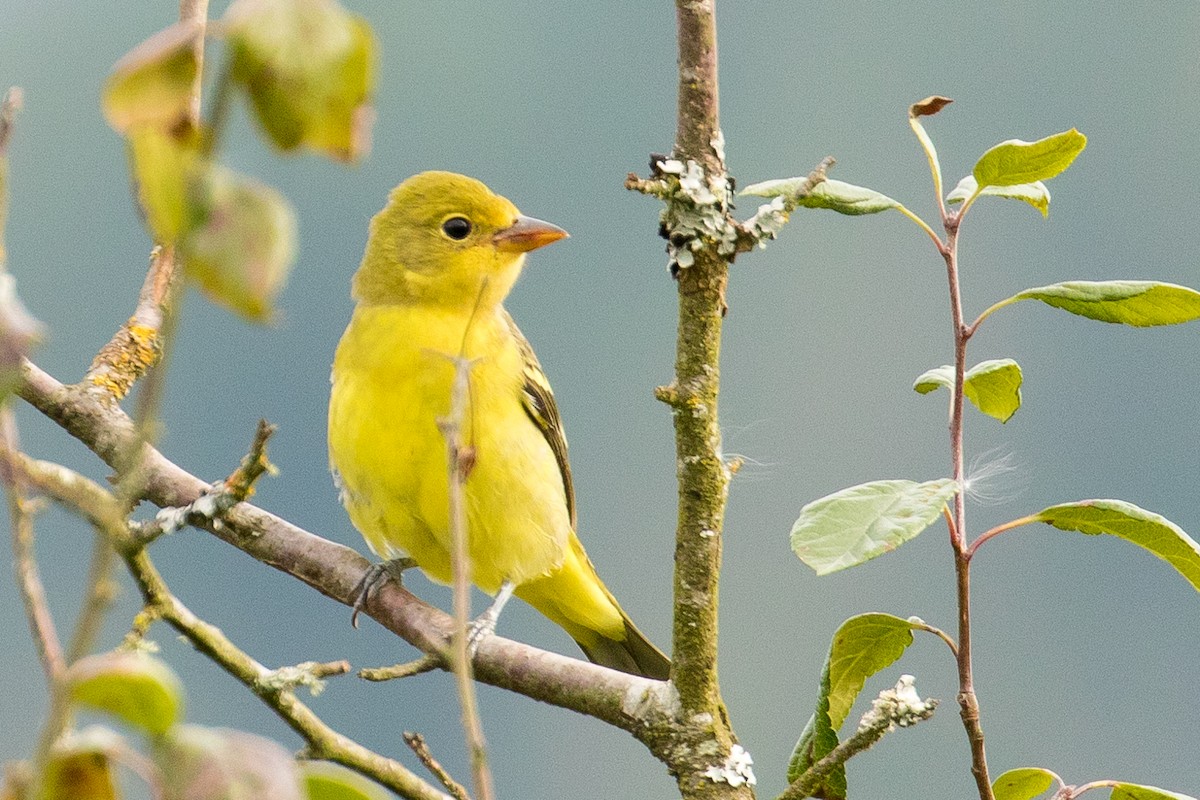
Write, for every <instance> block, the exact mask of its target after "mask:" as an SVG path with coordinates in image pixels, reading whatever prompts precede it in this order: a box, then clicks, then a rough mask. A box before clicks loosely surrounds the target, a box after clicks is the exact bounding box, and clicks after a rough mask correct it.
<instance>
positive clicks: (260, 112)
mask: <svg viewBox="0 0 1200 800" xmlns="http://www.w3.org/2000/svg"><path fill="white" fill-rule="evenodd" d="M223 23H224V28H225V30H226V31H227V32H228V36H229V46H230V53H231V56H232V62H231V63H232V73H231V75H232V77H233V80H234V81H236V82H237V83H238V84H240V85H241V86H243V87H244V88H245V89H246V91H247V93H248V94H249V96H250V101H251V104H252V105H253V108H254V114H255V118H256V119H257V120H258V122H259V124H260V125H261V126H262V128H263V130H264V131H265V132H266V133H267V135H268V136H269V137H270V139H271V141H272V142H274V143H275V145H276V146H277V147H279V148H281V149H283V150H294V149H296V148H298V147H308V148H311V149H313V150H316V151H318V152H321V153H324V154H325V155H328V156H331V157H333V158H337V159H341V160H344V161H353V160H356V159H359V158H361V157H362V156H364V155H365V154H366V152H367V151H368V150H369V149H370V127H371V122H372V121H373V118H374V112H373V111H372V109H371V106H370V101H371V95H372V93H373V91H374V85H375V60H376V59H375V49H376V47H375V36H374V34H373V33H372V32H371V27H370V25H368V24H367V22H366V21H365V20H363V19H362V18H361V17H358V16H356V15H354V14H351V13H349V12H347V11H346V10H345V9H344V8H342V7H341V6H340V5H338V4H337V3H336V2H333V0H236V2H234V3H233V4H232V5H231V6H230V7H229V10H228V11H227V12H226V13H225V17H224V20H223Z"/></svg>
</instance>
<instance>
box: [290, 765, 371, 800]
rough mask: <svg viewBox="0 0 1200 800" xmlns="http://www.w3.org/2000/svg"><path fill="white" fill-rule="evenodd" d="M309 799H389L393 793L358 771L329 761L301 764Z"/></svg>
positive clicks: (301, 772)
mask: <svg viewBox="0 0 1200 800" xmlns="http://www.w3.org/2000/svg"><path fill="white" fill-rule="evenodd" d="M300 774H301V776H302V777H303V779H304V789H305V793H306V795H307V797H308V800H388V798H389V797H391V795H389V794H388V793H387V792H385V791H384V790H383V789H382V788H381V787H380V786H379V785H378V784H377V783H375V782H373V781H369V780H367V779H366V778H364V777H363V776H362V775H359V774H358V773H357V772H351V771H350V770H348V769H346V768H345V767H342V766H339V765H337V764H334V763H331V762H329V761H306V762H304V763H302V764H301V765H300Z"/></svg>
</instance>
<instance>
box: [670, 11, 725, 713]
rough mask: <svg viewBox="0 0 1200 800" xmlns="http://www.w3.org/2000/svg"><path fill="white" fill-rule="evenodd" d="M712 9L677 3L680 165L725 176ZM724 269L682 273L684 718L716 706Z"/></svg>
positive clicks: (679, 400) (702, 262)
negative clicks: (717, 147)
mask: <svg viewBox="0 0 1200 800" xmlns="http://www.w3.org/2000/svg"><path fill="white" fill-rule="evenodd" d="M713 5H714V3H713V0H700V2H695V0H678V2H676V11H677V21H678V28H679V121H678V129H677V132H676V142H675V156H676V157H677V158H679V159H680V160H685V159H687V160H693V161H696V162H697V163H699V164H701V165H702V166H703V167H704V170H705V174H706V175H710V176H712V175H716V176H719V177H722V178H723V177H724V164H723V163H722V162H721V159H720V158H718V157H717V155H716V153H714V151H713V147H712V140H713V138H714V137H715V136H716V135H717V131H718V127H717V125H718V117H717V39H716V21H715V19H714V16H713V15H714V8H713ZM727 279H728V262H727V261H726V260H725V259H723V258H721V257H719V256H718V255H717V254H716V253H715V252H714V251H712V250H711V249H709V248H705V249H704V250H702V251H701V252H699V253H697V254H696V261H695V263H694V264H693V265H692V266H690V267H688V268H686V269H681V270H680V271H679V275H678V280H679V287H678V288H679V328H678V336H677V342H676V352H675V386H674V394H675V398H674V403H673V404H672V405H673V406H674V418H675V453H676V458H677V459H678V462H677V467H678V470H679V475H678V478H679V520H678V527H677V529H676V538H675V625H674V636H673V645H674V646H673V650H672V658H673V660H674V663H673V667H672V677H673V679H674V681H675V684H676V686H677V687H678V689H679V694H680V698H681V700H682V701H683V705H684V709H685V711H687V712H693V713H694V712H701V711H711V710H712V709H714V708H715V707H716V706H717V705H718V704H719V691H718V687H717V677H716V658H717V581H718V576H719V572H720V567H721V529H722V525H723V522H724V514H725V498H726V494H727V485H728V481H729V475H728V473H727V471H726V469H725V464H724V463H723V461H722V458H721V430H720V427H719V424H718V418H717V394H718V391H719V389H720V372H719V363H720V349H721V321H722V313H723V310H724V295H725V283H726V280H727Z"/></svg>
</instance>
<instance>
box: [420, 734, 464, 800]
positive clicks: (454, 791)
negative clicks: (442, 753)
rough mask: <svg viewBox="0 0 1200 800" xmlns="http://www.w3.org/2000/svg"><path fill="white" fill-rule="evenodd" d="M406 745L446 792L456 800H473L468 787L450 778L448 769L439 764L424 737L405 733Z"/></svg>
mask: <svg viewBox="0 0 1200 800" xmlns="http://www.w3.org/2000/svg"><path fill="white" fill-rule="evenodd" d="M404 743H405V744H406V745H408V746H409V747H410V748H411V749H412V751H413V753H414V754H415V755H416V757H417V760H419V761H420V762H421V763H422V764H424V765H425V769H427V770H429V771H430V772H431V773H433V777H435V778H437V779H438V781H440V782H441V784H442V786H445V787H446V791H448V792H449V793H450V794H451V795H453V796H454V798H455V800H471V798H470V796H469V795H468V794H467V790H466V787H464V786H463V785H462V784H461V783H459V782H458V781H456V780H454V778H452V777H450V773H449V772H447V771H446V768H445V767H443V766H442V765H441V764H439V763H438V760H437V759H436V758H434V757H433V753H431V752H429V745H427V744H425V737H424V736H422V735H421V734H419V733H412V732H411V731H405V732H404Z"/></svg>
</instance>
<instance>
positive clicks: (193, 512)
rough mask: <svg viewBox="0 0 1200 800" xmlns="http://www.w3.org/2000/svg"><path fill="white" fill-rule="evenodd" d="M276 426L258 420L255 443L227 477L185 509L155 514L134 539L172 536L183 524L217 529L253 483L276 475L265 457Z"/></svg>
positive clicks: (249, 492)
mask: <svg viewBox="0 0 1200 800" xmlns="http://www.w3.org/2000/svg"><path fill="white" fill-rule="evenodd" d="M275 430H276V428H275V426H274V425H272V424H271V423H269V422H267V421H266V420H265V419H263V420H259V421H258V428H257V429H256V430H255V433H254V441H253V442H251V444H250V450H249V452H247V454H246V455H245V456H243V457H242V461H241V463H240V464H239V465H238V468H237V469H235V470H234V471H233V472H232V473H231V474H230V476H229V477H228V478H226V479H225V480H223V481H217V482H216V483H214V484H213V485H212V486H210V487H209V488H208V491H206V492H205V493H204V494H203V495H201V496H200V497H198V498H196V499H195V500H193V501H192V502H191V503H188V504H187V505H184V506H177V507H170V508H164V509H162V510H161V511H159V512H158V514H156V515H155V517H154V521H153V522H148V523H142V524H141V525H140V526H138V531H137V535H136V538H137V540H138V543H139V544H141V545H143V546H144V545H147V544H150V542H152V541H154V540H155V539H157V538H158V537H160V536H162V535H164V534H169V533H174V532H176V531H178V530H180V529H182V528H183V527H184V526H186V525H194V526H196V527H201V526H203V525H205V524H208V525H213V526H214V527H220V526H221V525H223V524H224V523H223V522H222V519H223V518H224V517H225V515H226V514H227V513H228V512H229V509H231V508H233V507H234V506H236V505H237V504H238V503H242V502H245V500H246V498H248V497H250V496H251V495H252V494H254V484H255V482H256V481H257V480H258V479H259V478H261V477H262V476H263V475H266V474H275V472H276V469H275V465H274V464H272V463H271V461H270V460H269V459H268V458H267V441H268V440H269V439H270V438H271V435H272V434H274V433H275Z"/></svg>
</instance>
